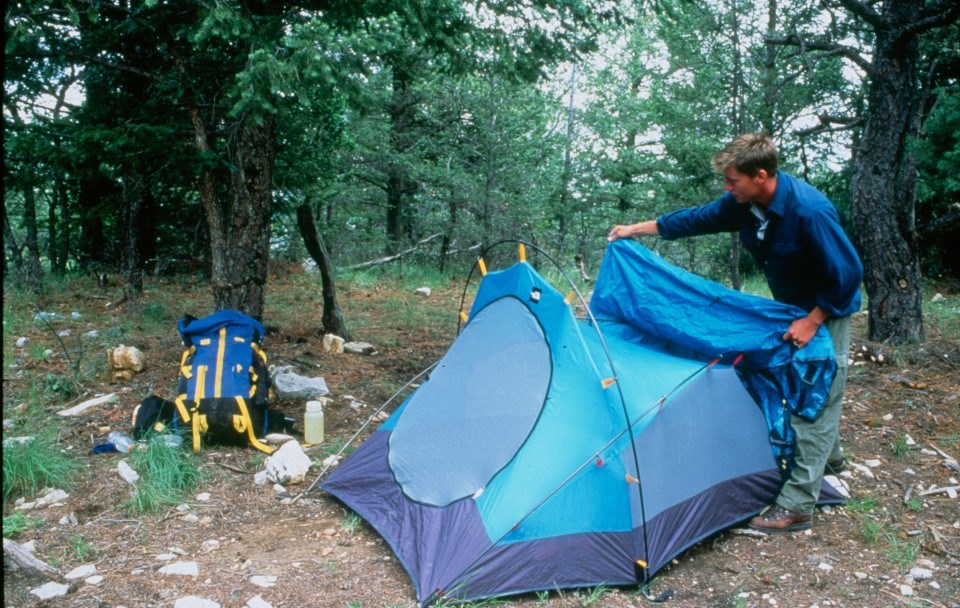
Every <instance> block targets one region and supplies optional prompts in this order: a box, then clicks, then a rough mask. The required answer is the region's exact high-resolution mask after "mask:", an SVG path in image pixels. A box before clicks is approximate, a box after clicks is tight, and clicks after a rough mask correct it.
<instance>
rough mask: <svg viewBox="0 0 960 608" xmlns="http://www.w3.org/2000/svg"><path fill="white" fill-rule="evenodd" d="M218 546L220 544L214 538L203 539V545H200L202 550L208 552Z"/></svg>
mask: <svg viewBox="0 0 960 608" xmlns="http://www.w3.org/2000/svg"><path fill="white" fill-rule="evenodd" d="M219 546H220V541H219V540H216V539H210V540H205V541H203V545H202V547H203V550H204V551H205V552H208V553H209V552H210V551H213V550H214V549H216V548H217V547H219Z"/></svg>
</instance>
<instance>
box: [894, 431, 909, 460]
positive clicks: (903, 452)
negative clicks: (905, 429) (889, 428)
mask: <svg viewBox="0 0 960 608" xmlns="http://www.w3.org/2000/svg"><path fill="white" fill-rule="evenodd" d="M890 452H891V453H892V454H893V457H894V458H896V459H897V460H901V461H902V460H906V459H907V457H909V456H910V446H908V445H907V436H906V435H900V436H899V437H897V440H896V441H895V442H894V443H893V445H891V446H890Z"/></svg>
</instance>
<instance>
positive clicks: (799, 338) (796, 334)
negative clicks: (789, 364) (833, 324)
mask: <svg viewBox="0 0 960 608" xmlns="http://www.w3.org/2000/svg"><path fill="white" fill-rule="evenodd" d="M829 316H830V315H829V314H828V313H826V312H824V311H823V310H822V309H821V308H820V307H819V306H816V307H814V309H813V310H811V311H810V314H808V315H807V316H805V317H802V318H800V319H797V320H796V321H794V322H793V323H791V324H790V329H788V330H787V333H785V334H783V339H784V341H788V340H789V341H790V342H793V345H794V346H795V347H797V348H803V347H804V346H806V345H807V344H809V343H810V340H813V337H814V336H815V335H817V330H818V329H820V326H821V325H823V322H824V321H826V320H827V317H829Z"/></svg>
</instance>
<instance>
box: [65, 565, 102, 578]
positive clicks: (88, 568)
mask: <svg viewBox="0 0 960 608" xmlns="http://www.w3.org/2000/svg"><path fill="white" fill-rule="evenodd" d="M96 572H97V567H96V566H94V565H93V564H84V565H82V566H77V567H76V568H74V569H73V570H71V571H70V572H67V574H66V575H64V577H63V578H65V579H67V580H68V581H73V580H76V579H78V578H87V577H88V576H92V575H93V574H95V573H96Z"/></svg>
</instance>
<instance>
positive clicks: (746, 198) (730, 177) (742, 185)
mask: <svg viewBox="0 0 960 608" xmlns="http://www.w3.org/2000/svg"><path fill="white" fill-rule="evenodd" d="M766 179H767V172H766V171H764V170H763V169H760V171H758V172H757V174H756V175H754V176H753V177H750V176H749V175H746V174H745V173H740V172H739V171H737V170H736V169H734V168H732V167H731V168H729V169H727V170H726V171H724V172H723V190H724V191H725V192H729V193H730V194H732V195H733V198H734V200H736V201H737V202H738V203H747V202H750V201H755V202H759V199H760V198H761V194H762V193H763V185H764V184H765V183H766Z"/></svg>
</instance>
